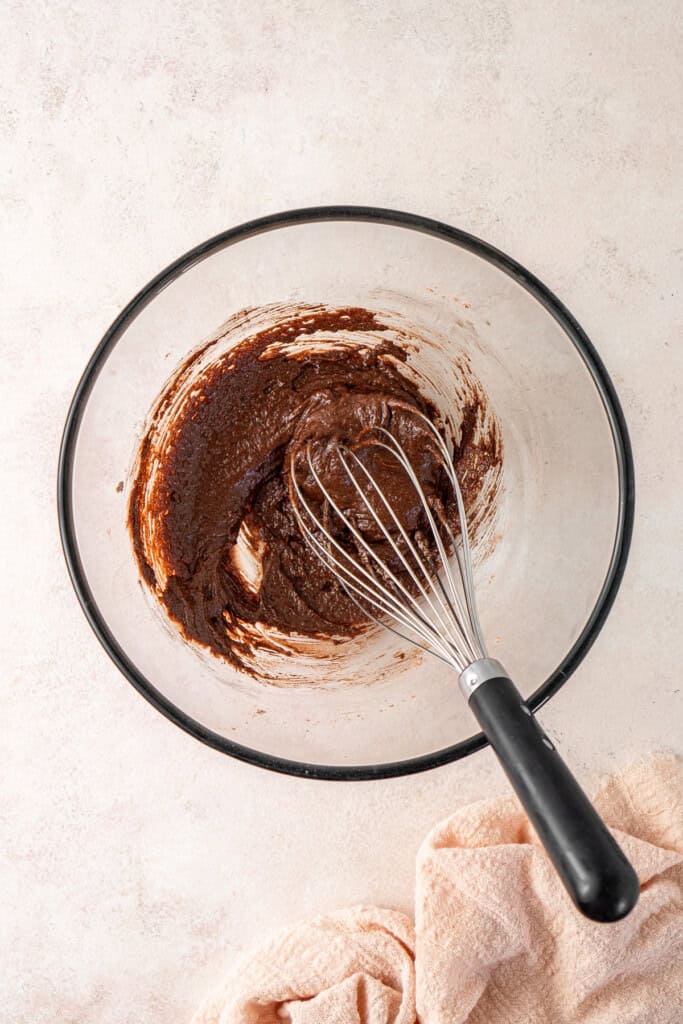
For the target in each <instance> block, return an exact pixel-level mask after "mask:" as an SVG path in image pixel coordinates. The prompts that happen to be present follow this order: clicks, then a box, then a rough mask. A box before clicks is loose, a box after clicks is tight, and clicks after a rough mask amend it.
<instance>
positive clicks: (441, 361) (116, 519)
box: [59, 207, 634, 779]
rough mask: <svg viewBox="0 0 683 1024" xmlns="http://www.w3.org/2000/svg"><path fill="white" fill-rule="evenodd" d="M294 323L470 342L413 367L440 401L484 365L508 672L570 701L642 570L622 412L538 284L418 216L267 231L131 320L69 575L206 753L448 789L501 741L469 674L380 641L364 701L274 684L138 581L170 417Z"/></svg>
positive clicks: (97, 362) (114, 336) (87, 418)
mask: <svg viewBox="0 0 683 1024" xmlns="http://www.w3.org/2000/svg"><path fill="white" fill-rule="evenodd" d="M292 302H296V303H327V304H330V305H351V306H363V307H367V308H370V309H375V310H387V309H389V310H392V311H395V312H399V313H401V312H403V313H407V314H408V315H409V316H410V318H411V319H412V320H413V321H414V322H416V323H419V324H420V326H421V329H422V332H423V334H425V335H427V336H429V335H430V333H434V334H438V335H439V336H441V337H446V338H447V339H450V340H451V344H452V355H451V354H449V352H450V350H449V346H448V345H446V346H445V348H444V347H443V346H442V348H441V349H440V350H439V349H438V346H437V348H436V349H433V350H432V349H430V350H429V351H426V350H425V351H424V352H422V351H420V352H418V353H416V355H415V360H416V362H417V364H418V365H419V368H420V369H421V370H424V369H427V370H428V371H429V372H430V373H431V374H432V377H434V375H435V374H436V375H437V376H439V375H440V374H441V375H442V376H441V379H442V380H444V379H445V377H446V376H447V373H448V363H449V360H453V359H454V358H455V356H456V355H457V354H459V353H462V352H463V351H464V352H466V353H467V355H468V356H469V358H470V360H471V362H472V366H473V369H474V371H475V372H476V374H477V376H478V377H479V379H480V380H481V382H482V383H483V385H484V387H485V389H486V390H487V392H488V396H489V399H490V401H491V403H492V405H493V408H494V410H495V412H496V414H497V416H498V419H499V422H500V425H501V429H502V434H503V445H504V470H503V487H502V492H501V495H500V501H499V509H498V520H497V530H498V534H499V538H498V542H497V544H496V546H495V549H494V551H493V553H492V554H490V555H489V556H488V557H485V558H482V559H480V560H479V563H478V565H477V572H476V580H475V582H476V586H477V593H478V601H479V607H480V613H481V619H482V624H483V628H484V633H485V636H486V638H487V642H488V647H489V653H490V654H491V655H492V656H495V657H498V658H499V659H500V660H501V661H503V662H504V664H505V665H506V667H507V668H508V670H509V672H510V673H511V675H512V677H513V678H514V679H515V680H516V682H517V684H518V686H519V687H520V689H521V690H522V692H523V693H524V694H525V695H527V696H529V699H530V704H531V706H532V708H534V709H535V708H538V707H539V706H540V705H541V704H543V703H544V702H545V701H546V700H547V699H548V698H549V697H550V696H552V694H554V693H555V692H556V691H557V690H558V689H559V687H560V686H561V685H562V684H563V683H564V682H565V681H566V680H567V678H568V677H569V676H570V675H571V673H572V672H573V671H574V670H575V669H576V667H577V665H578V664H579V662H580V661H581V659H582V658H583V657H584V655H585V654H586V652H587V650H588V649H589V647H590V645H591V644H592V642H593V641H594V639H595V637H596V636H597V634H598V632H599V631H600V628H601V626H602V624H603V623H604V620H605V618H606V616H607V614H608V612H609V609H610V607H611V604H612V602H613V600H614V597H615V594H616V591H617V588H618V586H619V582H620V580H621V576H622V574H623V571H624V566H625V563H626V559H627V555H628V548H629V542H630V536H631V529H632V521H633V501H634V484H633V467H632V458H631V451H630V444H629V439H628V434H627V431H626V427H625V424H624V419H623V415H622V412H621V409H620V407H619V403H618V400H617V398H616V396H615V393H614V389H613V387H612V384H611V382H610V380H609V377H608V375H607V373H606V371H605V368H604V367H603V365H602V363H601V361H600V359H599V358H598V356H597V354H596V352H595V349H594V348H593V346H592V345H591V343H590V341H589V340H588V338H587V337H586V335H585V334H584V332H583V331H582V330H581V328H580V327H579V325H578V324H577V323H576V321H575V320H574V319H573V317H572V316H571V314H570V313H569V312H568V311H567V310H566V309H565V308H564V306H563V305H562V304H561V303H560V302H559V300H558V299H557V298H556V297H555V296H554V295H553V294H552V293H551V292H550V291H549V290H548V289H547V288H546V287H545V286H544V285H543V284H542V283H541V282H540V281H539V280H537V279H536V278H535V277H534V276H533V275H532V274H530V273H529V272H528V271H527V270H525V269H524V268H523V267H521V266H520V265H519V264H518V263H516V262H515V261H514V260H512V259H510V258H509V257H508V256H506V255H504V254H503V253H501V252H499V251H497V250H496V249H494V248H492V247H491V246H489V245H487V244H486V243H485V242H482V241H481V240H479V239H477V238H474V237H472V236H471V235H468V234H465V233H464V232H462V231H459V230H457V229H456V228H452V227H448V226H447V225H445V224H441V223H438V222H436V221H431V220H426V219H424V218H422V217H417V216H414V215H411V214H406V213H398V212H394V211H389V210H378V209H372V208H363V207H316V208H313V209H307V210H297V211H293V212H289V213H283V214H279V215H276V216H271V217H265V218H263V219H261V220H257V221H252V222H251V223H249V224H245V225H242V226H240V227H237V228H234V229H232V230H230V231H226V232H224V233H223V234H221V235H218V236H216V237H215V238H212V239H210V240H209V241H207V242H205V243H204V244H202V245H200V246H198V247H197V248H196V249H193V250H192V251H191V252H189V253H187V254H186V255H185V256H183V257H181V258H180V259H179V260H177V261H176V262H175V263H173V264H172V265H171V266H170V267H168V268H167V269H166V270H164V271H163V272H162V273H161V274H159V275H158V276H157V277H156V278H155V279H154V280H153V281H151V282H150V284H148V285H147V287H146V288H144V289H143V290H142V291H141V292H140V293H139V294H138V295H137V296H136V297H135V298H134V299H133V300H132V301H131V302H130V304H129V305H128V306H127V307H126V309H125V310H124V311H123V312H122V313H121V315H120V316H119V317H118V318H117V320H116V321H115V322H114V323H113V324H112V326H111V327H110V329H109V330H108V331H107V333H106V335H105V336H104V338H103V339H102V341H101V342H100V344H99V346H98V348H97V349H96V351H95V353H94V355H93V357H92V359H91V360H90V362H89V364H88V366H87V367H86V370H85V373H84V374H83V377H82V379H81V381H80V383H79V385H78V388H77V390H76V394H75V396H74V399H73V403H72V405H71V408H70V410H69V414H68V418H67V422H66V427H65V430H64V437H63V441H62V450H61V457H60V468H59V515H60V527H61V532H62V541H63V545H64V551H65V556H66V560H67V564H68V567H69V571H70V573H71V577H72V580H73V583H74V587H75V590H76V593H77V595H78V598H79V600H80V602H81V605H82V607H83V610H84V612H85V614H86V616H87V617H88V620H89V621H90V624H91V625H92V628H93V629H94V631H95V633H96V634H97V636H98V637H99V639H100V641H101V642H102V644H103V646H104V647H105V649H106V651H107V653H108V654H109V655H110V657H111V658H112V659H113V660H114V662H115V663H116V664H117V665H118V667H119V668H120V670H121V671H122V672H123V674H124V675H125V676H126V678H127V679H128V680H129V681H130V682H131V683H132V684H133V685H134V686H135V687H136V688H137V689H138V690H139V692H140V693H141V694H142V695H143V696H144V697H146V698H147V700H149V701H150V702H151V703H152V704H153V705H154V706H155V707H156V708H158V709H159V711H161V712H162V713H163V714H165V715H166V716H167V717H168V718H170V719H171V720H172V721H173V722H175V723H176V724H177V725H180V726H181V727H182V728H183V729H185V730H187V731H188V732H189V733H191V734H192V735H193V736H195V737H197V738H198V739H201V740H202V741H203V742H205V743H208V744H209V745H211V746H213V747H215V748H217V749H218V750H222V751H223V752H225V753H226V754H230V755H232V756H233V757H238V758H241V759H243V760H245V761H250V762H252V763H254V764H258V765H261V766H262V767H265V768H271V769H275V770H279V771H284V772H289V773H291V774H295V775H305V776H311V777H316V778H336V779H368V778H381V777H388V776H393V775H402V774H407V773H409V772H416V771H421V770H424V769H427V768H434V767H436V766H437V765H440V764H444V763H446V762H448V761H454V760H456V759H457V758H460V757H463V756H465V755H466V754H469V753H471V752H472V751H474V750H476V749H478V748H479V747H481V746H483V745H484V742H485V741H484V739H483V737H482V736H481V735H480V734H474V735H473V734H472V719H471V716H470V714H469V712H468V709H467V707H466V705H465V704H464V702H463V700H462V699H461V697H460V694H459V691H458V688H457V685H456V684H457V680H456V678H455V674H454V673H453V672H452V671H451V670H449V669H448V668H447V667H446V666H444V665H442V664H441V663H440V662H438V661H437V660H436V659H433V658H430V657H429V656H427V655H424V656H422V655H420V654H417V653H416V655H415V656H412V655H411V656H410V657H407V658H404V659H402V660H400V661H399V660H396V654H397V651H396V647H395V645H396V643H397V641H396V640H395V639H394V638H393V637H391V636H390V634H384V633H382V634H381V635H378V636H377V637H376V638H375V639H374V640H373V643H374V644H375V648H374V649H373V656H372V657H369V656H368V651H367V646H366V647H364V646H363V645H360V646H359V647H357V648H355V649H354V646H353V644H350V645H349V649H348V668H349V678H352V677H353V678H354V679H355V680H356V682H355V684H354V685H350V684H348V683H346V682H345V681H344V679H343V678H340V677H339V672H337V673H336V674H335V673H330V678H327V677H326V676H325V673H324V662H321V663H320V664H321V678H320V680H319V681H318V682H317V684H316V685H309V686H285V687H277V686H272V685H267V684H265V683H263V682H259V681H257V680H255V679H252V678H250V677H248V676H246V675H244V674H241V673H238V672H237V671H236V669H234V668H233V667H231V666H230V665H228V664H226V663H223V662H221V661H218V660H217V659H215V658H213V657H211V656H209V655H207V654H204V653H202V652H198V651H197V650H196V649H195V648H194V647H193V646H192V645H190V644H188V643H187V642H186V641H184V640H183V639H182V638H181V637H180V635H179V633H178V632H177V631H176V630H175V629H174V628H173V627H172V626H171V625H170V624H169V622H168V621H167V620H166V619H165V618H164V616H163V614H162V613H161V612H160V610H159V607H158V605H157V603H156V602H155V601H154V600H152V599H151V598H150V595H149V594H148V593H147V591H146V588H144V587H143V586H141V584H140V582H139V576H138V569H137V565H136V562H135V560H134V557H133V552H132V548H131V543H130V538H129V535H128V531H127V527H126V511H127V495H126V489H125V488H124V489H123V490H122V489H121V487H120V486H119V482H120V481H122V480H124V481H125V480H128V479H129V474H130V469H131V466H132V464H133V459H134V457H135V453H136V450H137V446H138V444H139V441H140V438H141V436H142V432H143V429H144V423H145V418H146V416H147V414H148V411H149V410H150V408H151V406H152V404H153V402H154V400H155V398H156V397H157V395H158V394H159V392H160V390H161V388H162V386H163V385H164V383H165V381H166V380H167V379H168V377H169V376H170V374H171V372H172V370H173V369H174V367H176V366H177V365H178V364H179V362H180V361H181V360H182V359H183V358H184V357H185V356H186V355H187V353H188V352H189V351H190V350H191V349H193V348H194V347H195V346H196V345H197V344H198V343H199V342H201V341H202V340H203V339H205V338H209V337H211V336H213V335H215V333H216V331H217V330H218V328H219V327H220V325H221V324H222V323H223V322H224V321H225V320H226V319H227V318H228V317H229V316H230V315H231V314H233V313H235V312H236V311H238V310H240V309H243V308H245V307H256V306H264V305H267V304H270V303H292ZM430 352H431V355H430ZM434 353H436V354H434ZM430 361H431V362H430ZM441 391H442V394H441V397H440V399H439V400H440V401H441V403H442V404H443V401H444V395H446V396H447V394H448V389H447V388H446V389H445V390H444V389H443V388H442V389H441ZM392 644H393V645H394V646H393V647H392V646H391V645H392ZM373 658H374V660H373ZM392 659H393V660H392ZM373 665H374V666H375V668H373V667H372V666H373ZM377 665H379V666H381V667H382V668H381V671H377V670H376V666H377ZM364 672H365V682H364V681H363V675H364ZM342 675H343V673H342ZM359 678H360V680H361V681H360V682H358V679H359Z"/></svg>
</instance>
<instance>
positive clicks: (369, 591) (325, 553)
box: [292, 475, 452, 663]
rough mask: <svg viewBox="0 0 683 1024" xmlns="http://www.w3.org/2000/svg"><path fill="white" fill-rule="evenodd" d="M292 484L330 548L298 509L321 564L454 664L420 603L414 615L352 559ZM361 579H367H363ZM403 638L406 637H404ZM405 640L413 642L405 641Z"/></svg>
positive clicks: (297, 512) (294, 478)
mask: <svg viewBox="0 0 683 1024" xmlns="http://www.w3.org/2000/svg"><path fill="white" fill-rule="evenodd" d="M292 482H293V486H294V491H295V493H296V496H297V500H298V502H299V505H300V508H302V509H304V510H305V512H306V514H307V515H308V516H309V518H310V519H311V521H312V522H313V523H314V524H315V525H316V528H317V529H318V530H319V531H320V533H321V534H322V535H323V536H324V538H325V540H326V541H327V542H328V545H330V546H329V547H326V546H325V545H324V544H323V543H322V542H321V541H320V540H319V538H318V537H316V535H315V533H314V532H313V530H311V528H310V527H309V525H308V524H307V523H306V522H305V520H304V519H303V517H302V515H301V512H300V510H299V507H297V505H294V508H295V513H296V516H297V520H298V523H299V526H300V528H301V530H302V532H303V534H304V537H305V539H306V541H307V542H308V543H309V544H310V546H311V547H312V548H313V550H314V552H315V553H316V554H317V555H318V557H319V558H320V559H321V561H322V562H323V563H324V564H326V565H327V567H328V568H329V569H330V571H331V572H332V574H333V575H336V576H337V577H338V578H339V579H340V581H341V583H342V585H343V586H344V587H345V588H346V589H347V590H351V591H353V593H355V594H357V595H358V596H359V597H361V598H363V599H364V600H365V601H367V602H370V603H371V604H373V605H374V606H375V607H376V608H377V609H378V610H379V611H380V612H381V613H383V614H385V615H386V614H388V615H391V616H393V617H394V618H395V619H397V620H398V621H399V622H400V623H401V624H402V625H404V626H405V627H406V628H407V629H410V630H412V631H413V632H415V633H416V634H417V635H418V636H420V637H421V638H422V639H423V640H425V641H426V642H427V643H428V644H430V645H434V646H436V647H438V648H439V649H440V650H441V651H442V654H443V655H444V660H447V661H449V662H451V663H452V658H449V657H448V651H447V649H446V647H445V645H444V644H443V643H442V642H441V640H440V638H439V636H438V633H437V632H436V630H435V629H434V628H433V626H432V625H431V624H430V622H429V620H428V619H427V618H426V617H425V616H424V615H423V614H422V612H421V610H420V608H419V606H418V605H417V603H415V611H414V612H411V610H410V609H408V608H406V607H405V605H403V604H402V603H401V601H400V600H399V599H397V598H396V597H395V595H393V594H392V593H391V592H390V591H389V590H388V589H387V588H386V587H385V586H384V585H383V584H382V583H380V582H379V581H378V580H377V579H376V577H375V576H373V575H372V573H370V572H368V571H367V570H366V569H365V568H364V567H363V566H362V565H360V564H359V563H358V562H357V561H356V560H355V559H354V558H352V556H350V555H349V553H348V552H347V551H346V550H345V549H344V547H343V546H342V545H341V544H339V542H338V541H337V539H336V538H335V537H334V536H333V535H332V534H331V533H330V532H329V530H327V528H326V527H325V526H324V525H323V524H322V523H321V522H320V521H319V520H318V519H317V517H316V516H315V515H314V514H313V513H312V511H311V509H310V507H309V506H308V504H307V503H306V500H305V499H304V497H303V494H302V493H301V489H300V487H299V484H298V482H297V480H296V477H295V476H294V475H292ZM332 548H334V549H335V550H336V551H337V552H338V553H339V554H340V555H341V556H342V557H343V558H344V559H345V560H346V562H347V564H344V563H343V562H341V561H340V560H339V558H338V557H337V556H336V555H335V554H333V552H332ZM349 566H351V568H349ZM359 574H360V575H359ZM361 577H365V578H364V579H363V578H361ZM356 603H358V602H356ZM412 603H413V602H412V600H411V604H412ZM360 607H361V608H362V609H363V611H364V612H365V611H366V609H365V607H364V606H363V605H360ZM376 621H380V620H376ZM382 624H384V623H382ZM401 635H402V636H403V634H401ZM404 639H410V638H409V637H404Z"/></svg>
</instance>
